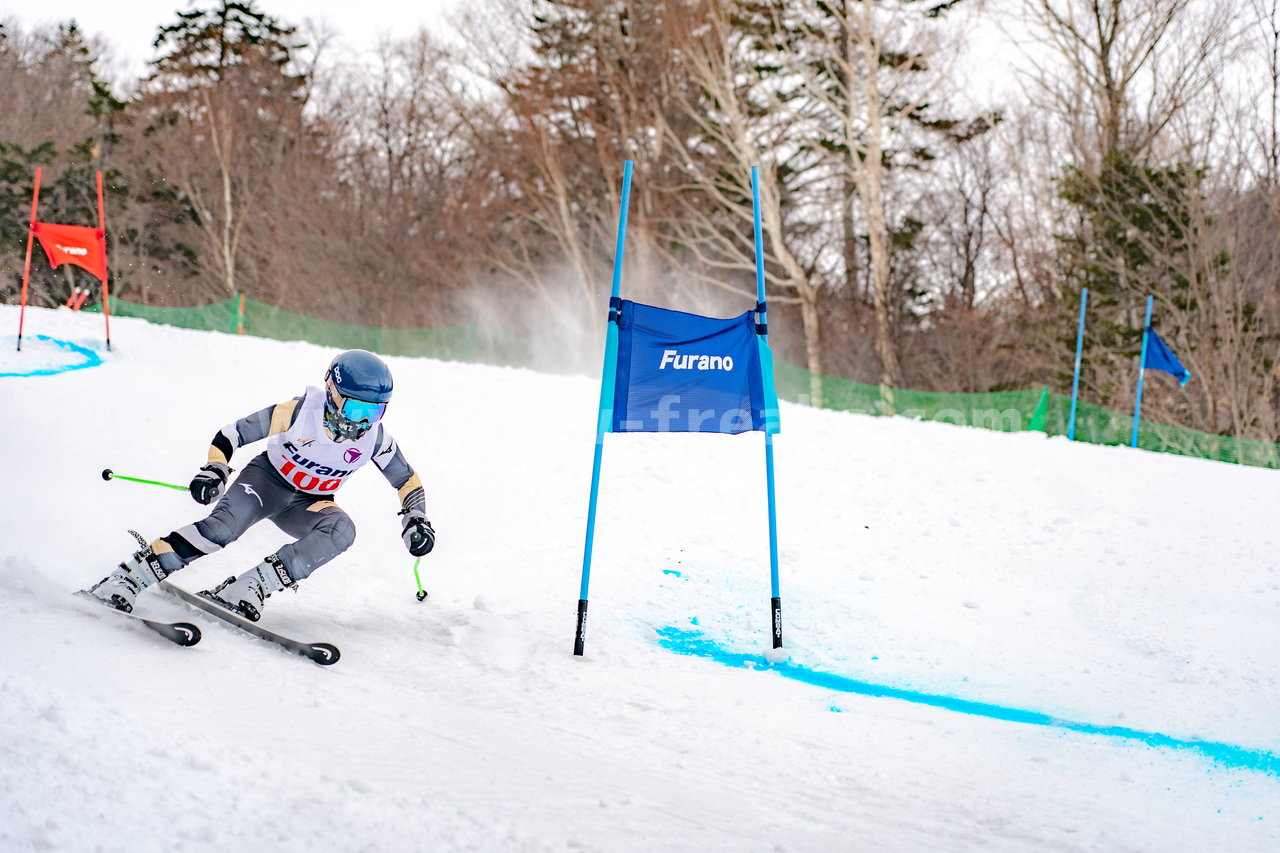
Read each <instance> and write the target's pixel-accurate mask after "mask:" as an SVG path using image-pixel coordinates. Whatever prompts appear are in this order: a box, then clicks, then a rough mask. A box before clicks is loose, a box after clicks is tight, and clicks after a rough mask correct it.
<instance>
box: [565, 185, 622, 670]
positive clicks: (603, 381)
mask: <svg viewBox="0 0 1280 853" xmlns="http://www.w3.org/2000/svg"><path fill="white" fill-rule="evenodd" d="M632 165H633V164H632V162H631V161H630V160H628V161H627V163H626V166H625V167H624V168H623V170H622V202H621V205H620V210H619V212H618V242H617V244H616V245H615V246H614V249H613V290H612V291H611V292H610V294H609V324H608V328H607V330H606V332H605V345H604V372H603V373H602V374H601V375H600V407H599V409H598V411H597V415H596V453H595V460H594V462H593V463H592V465H591V502H590V504H589V505H588V507H587V541H586V545H585V546H584V547H583V549H582V585H581V588H580V589H579V592H578V627H577V630H576V631H575V633H574V637H573V653H574V654H575V655H581V654H582V653H583V649H584V648H585V647H586V642H587V586H588V584H590V582H591V551H592V545H593V543H594V542H595V535H596V503H597V500H598V499H599V497H600V460H601V457H602V456H603V455H604V434H605V433H606V432H608V431H609V430H610V429H611V428H612V424H613V395H614V385H615V383H616V382H617V374H618V305H619V293H620V290H621V286H622V250H623V246H624V244H625V239H626V234H627V206H628V204H629V203H630V201H631V169H632Z"/></svg>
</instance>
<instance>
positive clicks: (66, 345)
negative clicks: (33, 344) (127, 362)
mask: <svg viewBox="0 0 1280 853" xmlns="http://www.w3.org/2000/svg"><path fill="white" fill-rule="evenodd" d="M32 337H33V338H34V339H35V340H37V341H45V342H47V343H51V344H55V345H57V346H60V347H62V348H63V349H65V350H69V351H70V352H72V353H75V354H76V355H79V356H80V357H81V359H82V360H81V361H80V362H79V363H78V364H63V365H59V366H57V367H41V368H37V369H35V370H26V371H23V372H22V373H0V377H5V376H53V375H54V374H55V373H66V372H67V371H69V370H81V369H83V368H86V367H97V366H98V365H100V364H102V358H101V357H100V356H99V355H98V354H97V353H96V352H94V351H93V350H91V349H88V348H86V347H82V346H80V345H79V344H73V343H71V341H60V340H58V339H57V338H51V337H49V336H48V335H33V336H32Z"/></svg>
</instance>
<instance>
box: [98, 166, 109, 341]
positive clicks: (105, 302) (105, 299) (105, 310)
mask: <svg viewBox="0 0 1280 853" xmlns="http://www.w3.org/2000/svg"><path fill="white" fill-rule="evenodd" d="M98 230H99V231H101V232H102V319H103V320H104V321H106V324H107V349H108V350H110V349H111V289H110V288H109V287H108V286H107V280H108V279H109V278H110V277H111V276H110V275H108V273H107V269H108V266H109V265H108V263H107V260H108V259H107V220H106V217H105V216H103V213H102V173H101V172H99V173H98Z"/></svg>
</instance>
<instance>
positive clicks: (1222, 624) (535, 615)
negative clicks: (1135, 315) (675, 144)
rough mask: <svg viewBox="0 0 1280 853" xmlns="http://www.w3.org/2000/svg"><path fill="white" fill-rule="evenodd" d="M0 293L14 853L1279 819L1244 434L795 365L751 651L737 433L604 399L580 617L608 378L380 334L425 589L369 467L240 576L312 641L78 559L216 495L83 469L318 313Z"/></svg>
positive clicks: (5, 833) (1263, 599)
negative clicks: (1020, 412) (385, 339)
mask: <svg viewBox="0 0 1280 853" xmlns="http://www.w3.org/2000/svg"><path fill="white" fill-rule="evenodd" d="M0 324H3V328H4V329H5V330H6V332H5V335H4V336H0V395H2V397H0V399H3V403H4V406H3V411H4V418H3V421H4V423H5V426H6V436H7V439H6V445H7V451H6V453H5V454H4V476H3V479H2V480H0V483H2V485H0V498H2V503H0V510H2V511H0V604H2V605H3V610H2V615H0V850H3V851H5V853H12V851H27V850H56V851H90V850H104V851H109V850H119V851H168V850H184V851H221V850H236V849H255V850H263V851H464V850H467V851H469V850H475V851H620V852H621V853H627V851H637V853H639V852H640V851H644V853H652V851H761V852H762V853H765V852H766V851H767V852H768V853H774V851H776V853H789V852H790V851H797V853H798V851H862V850H889V851H899V850H900V851H917V850H924V851H935V850H936V851H955V850H983V851H1077V850H1081V851H1084V850H1088V851H1161V852H1162V853H1163V852H1164V851H1206V850H1231V851H1274V850H1278V849H1280V557H1278V556H1277V552H1278V550H1280V528H1278V527H1277V524H1276V521H1275V517H1276V506H1277V505H1276V494H1277V490H1276V483H1277V479H1276V478H1277V473H1276V472H1274V471H1268V470H1261V469H1252V468H1245V467H1237V466H1230V465H1224V464H1220V463H1215V462H1209V461H1204V460H1197V459H1186V458H1178V457H1173V456H1166V455H1158V454H1151V453H1145V452H1141V451H1134V450H1130V449H1128V448H1117V447H1096V446H1089V445H1084V444H1072V443H1069V442H1067V441H1066V440H1065V439H1061V438H1052V439H1047V438H1045V437H1044V436H1043V435H1041V434H1039V433H1022V434H1013V435H1009V434H1002V433H994V432H986V431H982V430H976V429H967V428H960V427H955V426H949V425H943V424H935V423H922V422H916V421H910V420H905V419H900V418H879V419H877V418H871V417H865V416H860V415H852V414H847V413H839V412H830V411H821V410H815V409H811V408H806V407H800V406H791V405H787V404H784V406H783V410H782V433H781V434H780V435H779V436H778V437H777V439H776V441H775V447H776V457H777V484H778V495H777V503H778V513H779V515H778V529H779V538H780V542H781V561H780V565H781V592H782V604H783V630H784V641H785V642H784V649H783V650H782V652H781V653H775V652H773V650H771V648H770V645H771V644H770V634H769V629H770V625H769V609H768V607H769V595H770V585H769V560H768V538H767V528H766V523H765V520H766V504H765V479H764V453H763V439H762V438H761V436H760V435H759V434H758V433H750V434H746V435H742V436H732V437H730V436H715V435H617V436H612V435H611V436H607V437H606V439H605V447H604V464H603V470H602V484H601V499H600V514H599V520H598V525H597V536H596V547H595V557H594V561H593V567H592V572H591V587H590V602H591V610H590V621H589V627H588V633H587V641H586V654H585V655H584V656H582V657H575V656H574V655H573V654H572V646H573V630H574V621H575V616H574V614H575V609H576V604H577V599H578V589H579V579H580V571H581V566H582V546H583V534H584V530H585V521H586V511H587V497H588V488H589V483H590V477H591V458H592V452H593V448H594V440H595V434H594V429H595V416H596V404H597V399H598V394H599V383H598V378H587V377H566V376H554V375H547V374H539V373H534V372H531V371H527V370H520V369H512V368H500V367H491V366H482V365H470V364H456V363H445V362H440V361H433V360H428V359H410V358H388V359H387V361H388V363H389V364H390V365H391V368H392V371H393V373H394V375H395V380H396V392H395V398H394V400H393V402H392V404H391V407H390V409H389V411H388V414H387V418H386V423H387V426H388V428H389V429H390V430H391V431H392V432H393V434H394V435H395V436H396V438H397V440H398V441H399V443H400V444H401V446H402V447H403V449H404V450H405V453H406V455H407V457H408V458H409V460H410V462H411V463H412V464H413V465H414V466H415V467H416V468H417V470H418V471H419V473H420V474H421V476H422V479H423V481H424V483H425V484H426V487H427V496H428V515H429V516H430V517H431V519H432V521H433V522H434V525H435V528H436V530H437V533H438V544H437V547H436V549H435V551H434V552H433V553H432V554H430V555H429V556H428V557H426V558H425V559H423V560H422V562H421V565H420V567H419V572H420V575H421V578H422V583H423V585H424V587H425V588H426V589H427V590H428V592H429V593H430V595H429V597H428V598H427V599H426V600H425V601H422V602H419V601H418V600H417V598H416V596H415V593H416V592H417V584H416V582H415V579H414V574H413V569H414V559H413V557H411V556H410V555H409V554H408V552H407V551H406V550H405V548H404V545H403V543H402V542H401V541H400V537H399V527H398V524H397V517H396V510H397V509H398V508H399V506H398V500H397V498H396V495H395V493H394V490H392V489H391V488H390V487H389V486H388V485H387V483H386V481H385V480H384V479H383V478H382V477H381V476H380V475H379V474H378V473H377V471H376V470H375V469H374V468H373V467H372V466H368V468H367V469H366V470H364V471H362V472H361V473H360V474H358V475H357V476H356V477H354V478H353V480H352V482H351V483H350V484H349V485H348V486H346V487H344V488H343V490H342V492H341V493H340V494H339V495H338V500H339V502H340V503H341V504H342V506H343V507H344V508H346V509H347V511H348V512H349V513H350V515H351V516H352V518H353V519H354V520H355V522H356V524H357V526H358V528H359V535H358V536H357V539H356V542H355V544H354V546H353V547H352V548H351V549H350V550H349V551H347V552H346V553H344V554H343V555H342V556H340V557H339V558H338V559H337V560H335V561H334V562H333V563H331V564H329V565H327V566H325V567H323V568H321V569H319V570H317V572H316V573H315V574H314V575H313V576H312V577H311V578H309V579H308V580H306V581H304V582H303V583H302V584H301V585H300V587H299V591H298V592H297V593H296V594H294V593H290V592H284V593H280V594H277V595H276V596H274V597H273V598H272V599H270V600H269V601H268V602H267V606H266V608H265V611H264V616H263V621H262V624H263V625H264V626H265V627H268V628H272V629H274V630H277V631H280V632H282V633H285V634H289V635H291V636H295V637H297V638H299V639H303V640H308V641H315V640H319V641H326V642H331V643H333V644H335V645H337V646H339V647H340V648H341V650H342V659H341V660H340V661H339V662H338V663H337V664H336V665H334V666H332V667H324V668H322V667H319V666H316V665H315V664H312V663H310V662H308V661H307V660H305V659H304V658H301V657H298V656H295V655H290V654H288V653H286V652H284V651H281V650H280V649H278V648H277V647H274V646H272V645H269V644H267V643H265V642H263V641H261V640H258V639H255V638H252V637H249V636H246V635H243V634H241V633H239V632H237V631H236V630H235V629H233V628H230V627H226V626H223V625H221V624H220V623H217V622H216V621H214V620H212V619H209V618H208V617H206V616H203V615H202V614H199V613H197V612H194V611H190V610H188V609H186V608H184V606H183V605H182V604H181V603H180V602H178V601H177V600H175V599H174V598H173V597H172V596H167V595H164V594H162V593H161V592H160V591H156V590H152V591H148V592H146V593H144V595H143V597H142V598H141V599H140V600H139V606H138V612H139V613H140V614H143V615H150V616H155V617H159V618H163V619H185V620H188V621H192V622H195V623H197V624H199V625H200V626H201V627H202V628H203V631H204V638H203V640H202V641H201V642H200V643H199V645H197V646H195V647H192V648H179V647H178V646H175V645H172V644H170V643H167V642H165V641H164V640H163V639H162V638H160V637H158V636H157V635H155V634H152V633H150V632H148V631H146V630H143V629H141V628H140V627H139V626H138V625H136V624H135V623H133V622H132V621H130V620H126V619H123V618H119V617H116V616H114V615H112V614H110V613H106V612H102V611H100V610H98V609H97V608H98V606H97V605H94V604H92V603H89V602H86V601H83V600H81V599H78V598H75V597H74V596H72V594H71V593H73V592H74V591H76V590H78V589H81V588H83V587H85V586H87V585H90V584H92V583H93V582H95V581H97V580H99V579H100V578H101V577H103V576H104V575H105V574H107V573H108V572H109V570H110V569H111V568H112V567H113V566H114V565H115V564H116V563H118V562H120V561H121V560H123V559H125V558H126V557H128V556H129V554H130V553H131V552H132V550H133V549H134V543H133V540H132V538H131V537H130V536H129V535H128V534H127V532H126V530H128V529H135V530H138V531H140V532H141V533H142V534H143V535H144V536H145V537H146V538H147V539H148V540H150V539H153V538H155V537H157V536H160V535H163V534H165V533H168V532H169V531H170V530H172V529H174V528H176V527H179V526H181V525H183V524H186V523H189V522H191V521H194V520H196V519H198V518H200V517H202V516H203V514H204V513H205V512H206V509H205V508H203V507H200V506H198V505H197V504H195V503H194V502H193V501H192V500H191V499H190V497H189V496H188V495H187V494H185V493H184V492H182V491H179V490H176V489H165V488H160V487H156V486H153V485H146V484H139V483H132V482H127V481H122V480H118V479H116V480H111V481H110V482H108V481H104V480H103V478H102V476H101V472H102V470H103V469H104V468H111V469H113V470H114V471H115V472H116V473H118V474H122V475H127V476H133V477H139V478H143V479H149V480H158V481H163V482H169V483H175V484H179V485H185V484H186V483H187V482H188V481H189V479H190V478H191V476H192V474H194V473H195V471H196V469H197V468H198V467H199V466H200V465H201V464H203V463H204V461H205V453H206V450H207V447H208V444H209V441H210V439H211V437H212V436H213V434H214V432H215V431H216V430H217V429H219V428H220V427H222V426H223V425H225V424H227V423H228V422H230V421H232V420H234V419H235V418H238V417H240V416H242V415H244V414H247V413H249V412H251V411H254V410H257V409H259V408H262V407H263V406H265V405H268V404H270V403H273V402H278V401H281V400H284V399H287V398H288V397H291V396H294V395H296V394H299V393H301V391H302V390H303V388H304V387H305V386H306V385H309V384H310V385H316V384H320V382H321V380H322V376H323V372H324V369H325V367H326V366H327V365H328V362H329V360H330V358H331V357H332V356H333V355H334V354H335V353H336V350H333V349H326V348H324V347H320V346H315V345H312V344H307V343H283V342H279V341H269V340H261V339H255V338H250V337H236V336H233V335H225V334H219V333H213V332H193V331H183V330H178V329H173V328H167V327H161V326H154V325H150V324H147V323H144V322H142V321H136V320H128V319H122V318H114V319H113V320H112V323H111V332H112V341H111V343H112V346H111V349H110V350H109V351H108V350H107V349H106V348H105V347H104V345H103V342H102V319H101V317H100V316H92V315H84V314H79V313H73V312H71V311H68V310H65V309H60V310H57V311H53V310H39V309H28V312H27V315H26V320H25V333H24V338H23V349H22V351H21V352H17V351H16V349H15V343H16V331H17V325H18V311H17V309H16V308H15V307H12V306H3V307H0ZM37 336H40V337H37ZM99 361H100V363H98V362H99ZM60 366H62V367H68V368H71V367H74V368H76V369H67V370H63V369H61V368H60ZM24 373H30V374H32V375H20V374H24ZM260 449H261V445H258V446H251V447H247V448H243V449H241V450H240V451H239V452H238V453H237V454H236V457H235V459H234V460H233V461H232V465H233V466H234V467H236V468H240V467H242V466H243V465H244V464H245V463H246V462H247V461H248V460H249V459H250V458H252V456H253V455H254V453H256V452H258V451H259V450H260ZM284 541H285V539H284V534H282V533H281V532H280V531H278V530H277V529H276V528H274V527H273V526H271V525H269V524H263V525H259V526H258V527H255V528H254V529H252V530H251V531H250V532H249V533H248V534H246V535H245V536H244V537H243V538H242V539H241V540H240V541H239V542H237V543H235V544H233V545H232V546H230V547H228V548H227V549H226V550H224V551H222V552H220V553H218V554H215V555H212V556H209V557H207V558H205V559H202V560H200V561H197V562H196V563H194V564H193V565H192V566H190V567H189V568H187V569H185V570H184V571H182V572H180V573H178V574H176V575H174V577H173V582H174V583H176V584H177V585H180V586H182V587H185V588H187V589H191V590H197V589H203V588H206V587H208V586H211V585H213V584H214V583H216V582H218V581H221V580H222V579H224V578H225V577H227V576H228V575H231V574H237V573H239V572H240V571H243V570H244V569H245V568H248V567H249V566H251V565H253V564H255V563H257V562H258V561H259V560H260V559H261V558H262V557H263V556H264V555H266V554H268V553H271V552H272V551H273V550H275V549H276V548H277V547H278V546H279V545H281V544H283V542H284Z"/></svg>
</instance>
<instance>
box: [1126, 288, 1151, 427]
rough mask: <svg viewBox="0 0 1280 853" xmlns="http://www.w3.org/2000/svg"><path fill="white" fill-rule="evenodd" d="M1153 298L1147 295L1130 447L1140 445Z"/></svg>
mask: <svg viewBox="0 0 1280 853" xmlns="http://www.w3.org/2000/svg"><path fill="white" fill-rule="evenodd" d="M1151 300H1152V297H1150V296H1148V297H1147V319H1146V322H1144V323H1143V324H1142V355H1141V356H1139V357H1138V398H1137V400H1136V401H1135V402H1134V404H1133V436H1132V437H1131V438H1130V439H1129V446H1130V447H1137V446H1138V424H1139V423H1141V420H1140V418H1141V417H1142V377H1143V375H1144V374H1146V370H1145V369H1144V368H1145V367H1146V366H1147V338H1148V337H1149V336H1150V335H1151Z"/></svg>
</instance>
